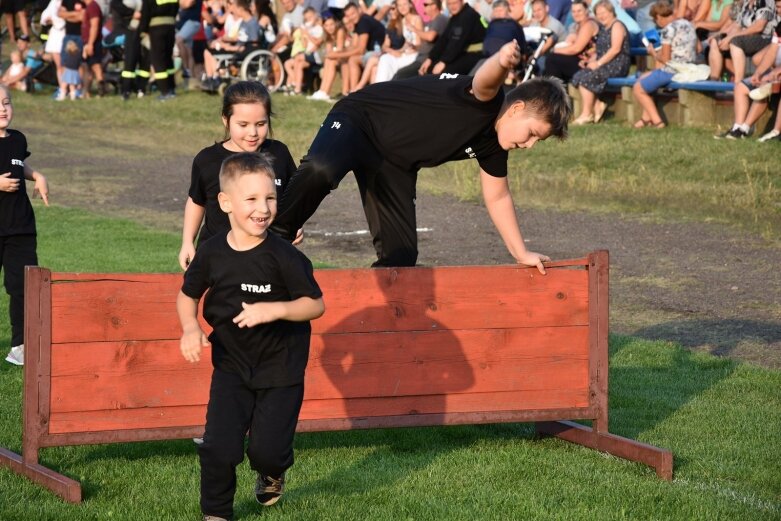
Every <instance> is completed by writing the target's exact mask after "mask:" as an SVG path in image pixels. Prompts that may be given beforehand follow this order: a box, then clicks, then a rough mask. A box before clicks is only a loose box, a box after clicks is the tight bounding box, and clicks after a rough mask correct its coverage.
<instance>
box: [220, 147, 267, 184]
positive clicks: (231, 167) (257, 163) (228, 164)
mask: <svg viewBox="0 0 781 521" xmlns="http://www.w3.org/2000/svg"><path fill="white" fill-rule="evenodd" d="M249 174H264V175H266V177H268V178H269V179H271V181H272V182H273V181H274V180H275V179H276V175H275V174H274V164H273V159H272V158H271V157H270V156H269V155H268V154H265V153H262V152H239V153H238V154H234V155H232V156H230V157H228V158H226V159H225V160H224V161H223V162H222V166H221V167H220V190H221V191H223V192H224V191H225V187H226V186H227V185H228V184H230V183H231V182H232V181H235V180H236V179H238V178H239V177H241V176H243V175H249Z"/></svg>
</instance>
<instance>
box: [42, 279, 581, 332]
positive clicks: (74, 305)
mask: <svg viewBox="0 0 781 521" xmlns="http://www.w3.org/2000/svg"><path fill="white" fill-rule="evenodd" d="M316 277H317V279H318V282H319V283H320V285H321V287H322V289H323V292H324V294H325V295H326V304H327V305H326V307H327V311H326V314H325V315H324V316H323V317H322V318H321V319H319V320H316V321H315V322H314V323H313V329H314V331H315V332H316V333H320V332H326V331H327V332H361V331H382V330H409V331H416V330H423V331H426V330H431V329H437V328H439V329H470V328H507V327H520V326H521V325H523V326H524V327H535V326H548V325H585V324H587V323H588V308H587V304H588V293H587V285H586V283H585V280H586V277H587V272H586V271H585V270H583V269H568V268H551V269H550V270H548V275H547V276H541V275H540V274H539V273H537V271H536V270H535V269H528V268H521V267H517V266H501V267H496V266H494V267H479V266H476V267H467V268H397V269H376V270H318V271H317V273H316ZM180 286H181V277H180V276H179V275H164V274H158V275H145V276H142V275H102V276H101V275H98V274H94V275H92V276H91V277H89V276H87V275H82V276H80V277H78V276H76V275H71V276H70V277H65V276H63V275H62V274H61V275H60V276H59V277H58V282H57V283H56V284H54V286H53V290H52V330H53V337H52V342H53V343H55V344H58V343H76V342H88V341H94V340H97V339H100V340H104V341H125V340H163V339H178V338H179V335H180V334H181V331H180V327H179V322H178V319H177V317H176V313H175V300H176V295H177V293H178V291H179V287H180ZM497 287H498V288H502V291H501V292H496V291H486V289H487V288H497ZM237 312H238V311H237Z"/></svg>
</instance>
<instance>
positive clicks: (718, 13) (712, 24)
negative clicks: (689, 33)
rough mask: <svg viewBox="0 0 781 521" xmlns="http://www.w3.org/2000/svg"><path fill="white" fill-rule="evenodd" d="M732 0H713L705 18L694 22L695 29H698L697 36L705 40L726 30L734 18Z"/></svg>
mask: <svg viewBox="0 0 781 521" xmlns="http://www.w3.org/2000/svg"><path fill="white" fill-rule="evenodd" d="M731 8H732V0H711V3H710V8H709V9H708V13H707V16H705V18H704V19H702V20H698V21H696V22H694V29H695V30H696V31H697V38H698V39H699V40H701V41H703V42H705V41H707V40H709V39H711V38H712V37H714V36H716V35H718V33H720V32H725V31H726V29H727V27H728V26H729V24H730V23H732V18H730V12H731V11H732V9H731Z"/></svg>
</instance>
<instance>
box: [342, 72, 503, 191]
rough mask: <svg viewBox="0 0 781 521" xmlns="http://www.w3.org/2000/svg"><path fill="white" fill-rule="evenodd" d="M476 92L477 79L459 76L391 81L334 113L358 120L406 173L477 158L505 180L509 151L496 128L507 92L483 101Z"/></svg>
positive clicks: (362, 93) (346, 102)
mask: <svg viewBox="0 0 781 521" xmlns="http://www.w3.org/2000/svg"><path fill="white" fill-rule="evenodd" d="M471 89H472V77H471V76H458V75H455V74H442V75H439V76H434V75H429V76H421V77H416V78H410V79H406V80H400V81H387V82H382V83H375V84H373V85H369V86H367V87H365V88H363V89H361V90H359V91H357V92H354V93H352V94H350V95H349V96H347V97H346V98H344V99H342V100H340V101H339V102H338V103H337V104H336V105H334V108H333V109H332V110H331V112H332V113H334V114H336V113H346V114H348V115H350V116H352V117H351V118H350V119H351V120H352V121H353V122H354V123H355V124H357V125H358V126H359V127H360V128H361V130H363V131H364V132H365V133H366V135H367V136H368V137H369V139H370V140H371V142H372V143H373V144H374V146H375V147H376V148H377V150H378V151H379V152H380V154H381V155H382V156H383V157H385V158H386V159H387V160H388V161H390V162H391V163H393V164H395V165H396V166H398V167H401V168H402V169H405V170H408V171H417V170H418V169H420V168H423V167H433V166H437V165H441V164H442V163H445V162H447V161H458V160H461V159H470V158H476V159H477V162H478V163H479V164H480V167H481V168H482V169H483V170H485V171H486V172H487V173H488V174H490V175H492V176H495V177H505V176H506V175H507V151H506V150H503V149H502V147H501V146H499V141H498V138H497V136H496V130H495V129H494V125H495V123H496V119H497V117H498V115H499V111H500V109H501V108H502V103H503V102H504V92H503V91H502V90H501V89H500V90H499V94H497V95H496V97H495V98H494V99H492V100H489V101H479V100H478V99H477V98H475V97H474V95H473V94H471Z"/></svg>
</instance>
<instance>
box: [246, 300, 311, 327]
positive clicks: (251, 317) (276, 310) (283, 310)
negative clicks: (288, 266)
mask: <svg viewBox="0 0 781 521" xmlns="http://www.w3.org/2000/svg"><path fill="white" fill-rule="evenodd" d="M241 307H242V308H243V310H242V312H241V313H239V314H238V315H236V317H235V318H234V319H233V323H234V324H237V325H238V326H239V327H254V326H257V325H258V324H267V323H269V322H274V321H275V320H289V321H291V322H305V321H307V320H314V319H316V318H317V317H319V316H321V315H322V314H323V313H324V312H325V304H323V299H322V298H317V299H313V298H310V297H300V298H297V299H296V300H291V301H289V302H256V303H255V304H247V303H246V302H242V303H241Z"/></svg>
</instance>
